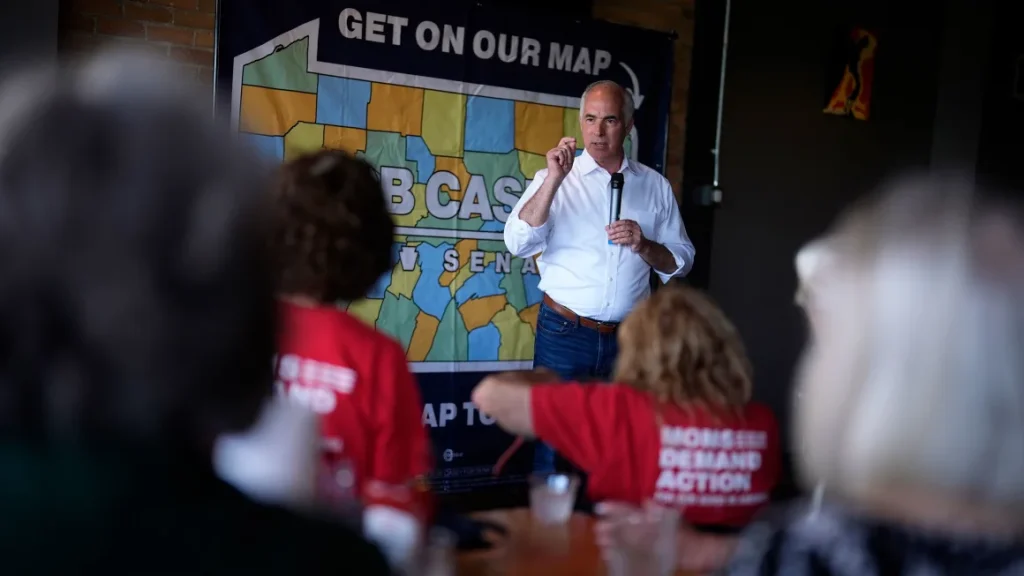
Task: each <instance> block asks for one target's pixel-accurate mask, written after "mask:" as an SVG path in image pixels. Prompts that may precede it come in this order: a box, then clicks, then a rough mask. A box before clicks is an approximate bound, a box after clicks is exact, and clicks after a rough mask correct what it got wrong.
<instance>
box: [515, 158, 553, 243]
mask: <svg viewBox="0 0 1024 576" xmlns="http://www.w3.org/2000/svg"><path fill="white" fill-rule="evenodd" d="M547 173H548V171H547V169H546V168H545V169H541V170H538V171H537V174H536V175H535V176H534V178H533V181H532V182H530V185H529V186H528V187H527V188H526V191H525V192H523V195H522V196H521V197H520V198H519V201H518V202H516V205H515V207H514V208H512V213H511V214H509V215H508V220H507V221H506V222H505V232H504V236H505V246H506V247H507V248H508V251H509V252H511V253H512V255H513V256H515V257H517V258H529V257H530V256H534V255H536V254H538V253H540V252H542V251H543V250H544V248H545V246H546V245H547V240H548V232H550V230H551V214H550V213H549V214H548V219H547V221H545V222H544V223H543V224H541V225H540V226H537V227H534V226H530V225H529V224H527V223H526V222H524V221H522V220H520V218H519V212H520V211H521V210H522V209H523V206H524V205H526V203H527V202H529V201H530V198H533V195H534V194H536V193H537V190H538V189H539V188H540V186H541V184H543V183H544V178H545V177H546V176H547Z"/></svg>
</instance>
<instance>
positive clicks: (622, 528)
mask: <svg viewBox="0 0 1024 576" xmlns="http://www.w3.org/2000/svg"><path fill="white" fill-rule="evenodd" d="M679 517H680V514H679V511H678V510H675V509H672V508H664V507H660V506H655V505H648V506H645V507H644V508H642V509H633V510H628V511H623V512H617V513H613V514H610V515H607V516H605V517H604V518H603V520H604V521H605V522H608V523H609V525H610V528H611V531H610V536H611V542H612V544H611V545H610V546H609V547H607V548H606V549H605V550H604V556H605V566H606V568H607V574H608V576H670V575H671V574H674V573H675V571H676V561H677V559H676V545H677V543H676V533H677V531H678V529H679Z"/></svg>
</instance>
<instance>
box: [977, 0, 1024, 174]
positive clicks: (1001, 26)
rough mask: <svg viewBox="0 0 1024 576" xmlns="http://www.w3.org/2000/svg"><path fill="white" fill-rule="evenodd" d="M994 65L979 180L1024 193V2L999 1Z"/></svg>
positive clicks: (991, 66) (988, 89) (980, 148)
mask: <svg viewBox="0 0 1024 576" xmlns="http://www.w3.org/2000/svg"><path fill="white" fill-rule="evenodd" d="M988 65H989V77H988V83H987V85H986V91H985V108H984V112H983V114H982V122H981V135H980V143H979V146H978V170H977V173H978V180H979V182H982V183H991V184H997V185H1001V186H1011V187H1013V188H1016V189H1017V190H1018V191H1024V2H1007V1H1001V2H996V7H995V19H994V24H993V26H992V52H991V59H990V61H989V62H988ZM1015 93H1016V95H1015Z"/></svg>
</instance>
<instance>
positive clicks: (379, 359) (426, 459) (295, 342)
mask: <svg viewBox="0 0 1024 576" xmlns="http://www.w3.org/2000/svg"><path fill="white" fill-rule="evenodd" d="M274 203H275V218H274V232H273V236H272V242H271V244H272V246H271V252H272V254H273V258H274V266H275V270H276V273H277V287H278V295H279V298H278V312H279V314H278V316H279V319H280V326H279V334H278V354H277V356H276V359H275V366H274V367H275V370H276V378H277V384H276V386H277V387H278V393H279V394H280V395H282V396H284V397H286V398H288V399H289V400H292V401H294V402H296V403H298V404H300V405H302V406H306V407H307V408H309V409H310V410H312V411H314V412H316V413H317V414H319V415H320V417H321V419H322V435H323V440H322V459H323V468H324V474H323V475H324V477H326V478H327V479H328V483H327V486H326V488H327V489H328V490H330V489H332V488H338V487H337V486H333V487H332V485H331V483H332V482H333V481H334V479H335V478H339V476H338V475H339V473H341V474H342V475H343V476H345V477H347V479H345V480H344V481H345V482H351V487H352V489H353V493H352V496H353V497H354V498H357V499H358V500H359V501H361V503H362V505H363V507H364V511H363V513H362V520H363V525H364V530H365V532H366V534H367V535H368V536H369V537H370V538H371V539H374V540H377V541H379V542H380V543H381V545H382V546H383V547H384V549H385V550H386V551H387V552H388V555H389V557H390V558H391V559H392V560H393V561H396V562H397V561H400V560H401V558H403V557H406V556H407V555H408V554H409V553H410V552H411V549H412V547H413V546H414V544H415V543H417V542H419V541H420V540H421V539H422V536H423V528H424V526H425V525H426V523H427V521H428V516H429V505H430V494H429V493H428V492H427V491H426V488H425V486H426V483H425V482H426V477H427V475H428V474H429V472H430V469H431V452H430V443H429V439H428V437H427V433H426V430H424V428H423V425H422V424H421V420H420V419H421V412H422V410H423V404H422V403H421V401H420V393H419V389H418V387H417V385H416V381H415V379H414V378H413V376H412V374H411V373H410V371H409V367H408V363H407V361H406V358H405V352H404V350H403V349H402V347H401V346H400V345H399V344H398V343H397V342H396V341H394V340H393V339H391V338H390V337H388V336H386V335H384V334H381V333H380V332H377V331H376V330H374V328H373V327H372V326H370V325H368V324H366V323H364V322H363V321H362V320H360V319H359V318H357V317H355V316H353V315H352V314H350V313H348V312H347V311H346V310H344V309H343V308H341V305H342V304H344V303H351V302H353V301H355V300H358V299H360V298H362V297H364V296H365V295H366V293H367V292H368V291H369V290H370V288H371V287H372V286H373V284H374V283H375V282H377V280H378V279H379V278H380V277H381V276H382V275H383V274H384V273H385V272H387V271H389V270H390V269H391V267H392V266H393V262H392V244H393V238H394V237H393V234H394V225H393V223H392V220H391V215H390V214H389V213H388V211H387V205H386V201H385V198H384V193H383V191H382V189H381V185H380V182H379V181H378V179H377V176H376V174H375V173H374V171H373V168H372V167H371V166H370V165H369V164H368V163H366V162H365V161H363V160H360V159H358V158H355V157H352V156H349V155H348V154H346V153H344V152H339V151H334V150H322V151H319V152H316V153H312V154H308V155H305V156H302V157H299V158H297V159H295V160H292V161H291V162H289V163H287V164H285V165H284V166H283V167H282V169H281V171H280V175H279V179H278V182H277V185H276V189H275V192H274ZM351 475H354V478H351ZM342 496H344V495H342ZM320 497H321V499H325V500H329V499H331V497H332V495H331V493H330V492H322V493H321V494H320Z"/></svg>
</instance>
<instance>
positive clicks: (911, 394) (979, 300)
mask: <svg viewBox="0 0 1024 576" xmlns="http://www.w3.org/2000/svg"><path fill="white" fill-rule="evenodd" d="M797 270H798V274H799V275H800V284H801V295H800V300H801V302H802V304H803V306H804V308H805V310H806V311H807V317H808V319H809V321H810V324H811V338H810V341H809V344H808V346H807V347H806V350H805V353H804V357H803V359H802V361H801V365H800V367H799V370H798V377H797V390H796V395H795V405H796V426H797V435H796V442H797V444H796V450H797V452H798V454H799V455H800V461H799V462H798V464H799V471H800V472H801V475H802V477H803V479H804V481H805V483H806V484H807V485H808V486H815V485H817V486H824V487H825V489H826V490H825V497H824V499H823V503H822V504H821V505H820V506H813V507H811V508H810V509H809V510H808V508H807V507H806V506H802V505H801V506H796V507H791V508H788V509H785V510H782V511H779V513H778V514H775V515H769V516H768V517H766V518H765V519H764V521H763V522H758V523H755V524H754V525H752V526H751V527H750V528H749V529H748V530H747V532H746V533H745V534H744V536H743V538H742V540H741V542H740V544H739V546H738V547H737V549H736V552H735V555H734V557H733V559H732V562H731V565H730V567H729V568H728V571H727V573H729V574H735V575H746V574H759V575H761V574H785V575H795V576H801V575H816V574H823V575H836V576H846V575H849V576H853V575H858V576H873V575H881V574H972V575H973V574H979V575H1010V574H1024V546H1022V543H1021V536H1022V528H1024V356H1022V355H1021V349H1022V345H1024V205H1022V203H1021V202H1020V200H1019V199H1017V198H1014V199H1008V198H1007V197H1000V196H996V195H993V194H990V193H986V192H985V191H979V190H976V189H975V188H974V187H973V186H972V185H971V184H970V183H968V182H966V181H961V180H957V179H953V178H943V179H940V178H938V177H934V176H933V177H910V178H905V179H901V180H899V181H897V182H895V183H894V184H892V185H890V186H888V187H887V189H885V190H884V191H883V193H882V194H880V195H879V196H876V197H874V198H871V199H870V200H869V201H867V202H865V203H863V204H862V205H860V206H858V207H856V208H855V209H854V210H852V211H851V212H849V213H848V214H847V215H846V217H845V218H843V219H842V220H841V221H840V222H839V223H838V225H837V226H836V227H835V228H834V229H833V230H832V231H831V232H830V233H829V234H827V235H826V236H825V237H824V238H822V239H819V240H817V241H815V242H814V243H812V244H810V245H808V247H806V248H805V249H804V250H803V251H801V253H800V255H799V256H798V258H797Z"/></svg>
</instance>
